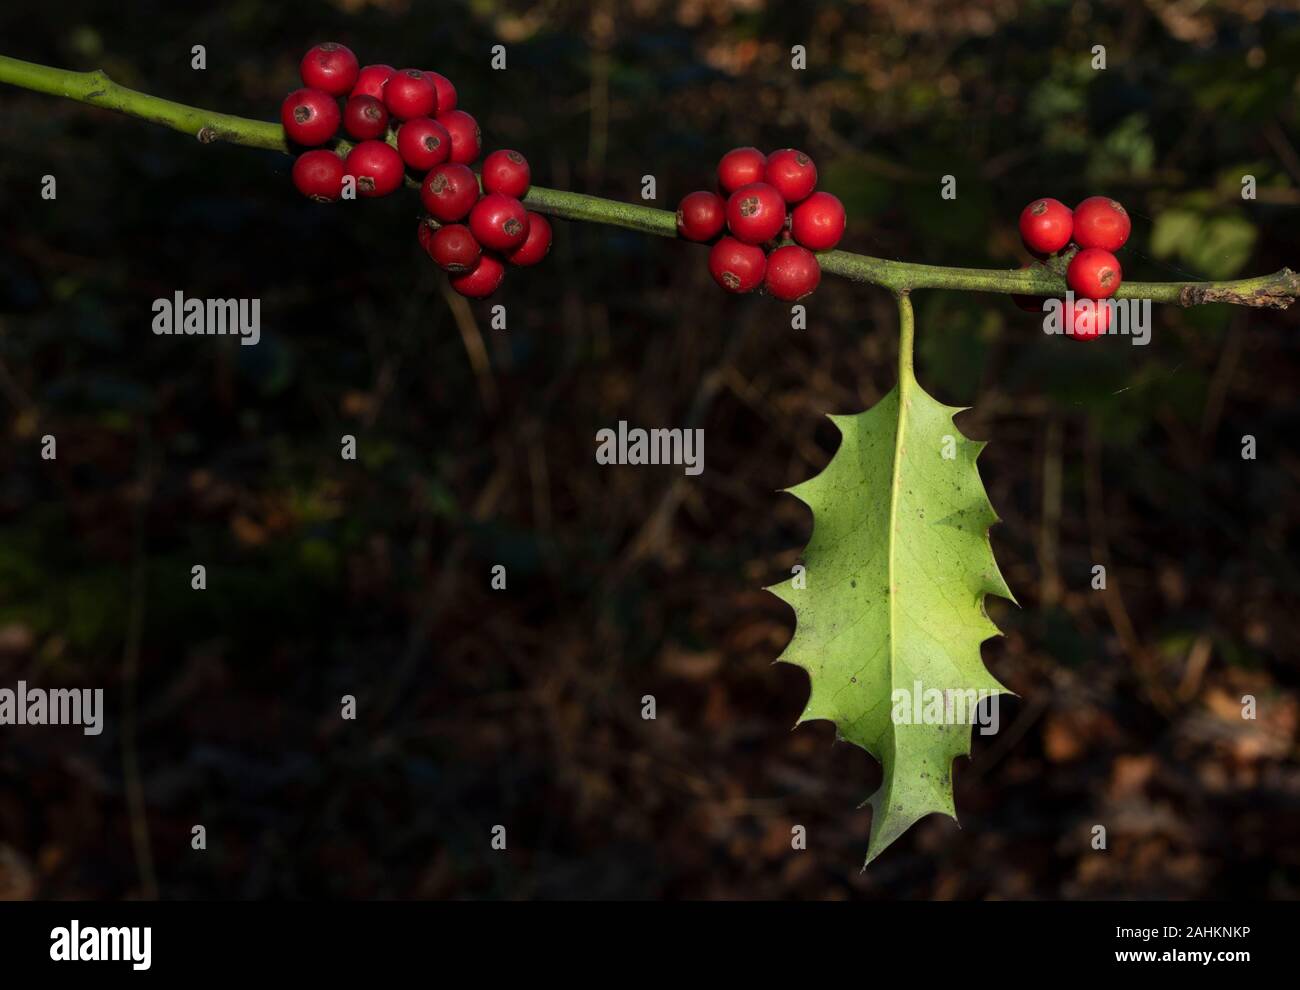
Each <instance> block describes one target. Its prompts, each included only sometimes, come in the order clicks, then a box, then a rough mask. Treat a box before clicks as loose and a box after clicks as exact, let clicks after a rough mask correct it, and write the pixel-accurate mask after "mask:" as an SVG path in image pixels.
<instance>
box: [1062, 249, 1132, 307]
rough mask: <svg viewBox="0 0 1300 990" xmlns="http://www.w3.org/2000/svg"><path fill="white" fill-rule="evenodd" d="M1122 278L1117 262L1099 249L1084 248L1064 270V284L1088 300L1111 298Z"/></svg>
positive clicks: (1109, 254) (1107, 252) (1108, 253)
mask: <svg viewBox="0 0 1300 990" xmlns="http://www.w3.org/2000/svg"><path fill="white" fill-rule="evenodd" d="M1123 278H1124V273H1123V271H1122V270H1121V269H1120V267H1119V260H1118V259H1117V258H1116V257H1115V256H1114V255H1113V254H1111V253H1110V252H1109V251H1103V250H1102V249H1101V248H1084V249H1083V250H1082V251H1080V252H1079V253H1078V254H1076V255H1075V256H1074V257H1073V258H1071V259H1070V267H1068V268H1067V269H1066V270H1065V281H1066V284H1067V285H1069V286H1070V288H1071V289H1073V290H1074V292H1075V294H1076V295H1080V296H1087V297H1088V298H1089V299H1106V298H1108V297H1110V296H1113V295H1114V294H1115V290H1116V289H1118V288H1119V284H1120V282H1121V281H1123Z"/></svg>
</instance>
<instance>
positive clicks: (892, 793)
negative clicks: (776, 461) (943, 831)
mask: <svg viewBox="0 0 1300 990" xmlns="http://www.w3.org/2000/svg"><path fill="white" fill-rule="evenodd" d="M906 318H907V319H909V320H910V309H909V310H908V311H907V313H906ZM908 331H909V332H908V333H907V336H906V341H905V342H906V346H907V347H908V354H907V359H906V360H905V361H901V362H900V373H899V384H898V385H897V386H895V388H894V389H893V391H891V392H890V393H889V394H888V395H887V396H885V397H884V398H883V399H882V400H881V401H880V402H879V403H878V404H877V405H876V406H874V407H873V408H871V409H869V410H867V411H866V412H864V413H861V414H859V415H856V416H831V417H830V419H831V421H832V422H833V423H834V424H835V425H836V427H838V428H839V431H840V433H841V435H842V436H843V443H842V444H841V445H840V449H839V450H838V451H837V452H836V454H835V456H834V457H833V458H832V459H831V462H830V463H829V464H828V465H827V466H826V468H825V470H823V471H822V472H821V473H820V474H819V475H817V476H816V477H814V478H811V479H810V480H808V481H805V482H803V483H802V484H799V485H796V486H795V487H794V488H791V489H788V491H789V492H790V493H791V494H793V495H795V496H796V497H797V498H799V499H800V500H801V501H803V502H805V503H806V504H807V505H808V506H809V508H811V509H812V511H813V535H812V538H811V540H810V541H809V543H808V547H807V549H806V550H805V552H804V568H805V572H804V574H803V575H802V579H803V580H802V582H799V581H797V580H795V579H792V580H790V581H786V582H784V583H782V584H780V585H777V586H776V587H773V588H770V589H768V590H770V591H772V592H773V593H774V594H775V595H777V597H779V598H781V599H782V600H783V601H785V602H787V603H789V604H790V606H791V607H793V608H794V610H795V615H796V619H797V626H796V630H795V635H794V638H793V639H792V640H791V641H790V645H789V646H787V647H786V649H785V652H784V653H782V655H781V656H780V657H779V658H778V659H780V660H782V661H784V662H786V663H792V664H795V665H796V666H799V667H802V668H804V669H805V670H806V671H808V676H809V678H810V680H811V682H812V683H811V691H810V694H809V698H808V705H807V707H806V708H805V709H804V712H803V714H802V715H801V716H800V718H799V721H800V722H805V721H808V720H809V719H818V718H821V719H830V720H831V721H833V722H834V723H835V726H836V729H837V732H838V735H839V737H840V738H841V739H847V740H848V741H849V742H852V743H855V744H857V745H858V746H861V747H862V748H863V749H865V750H867V752H869V753H870V754H871V755H872V756H874V757H875V758H876V759H877V760H879V761H880V763H881V766H882V768H883V771H884V780H883V782H882V784H881V786H880V789H879V790H878V791H876V793H875V794H873V795H872V796H871V797H870V798H868V799H867V802H866V803H868V804H870V805H871V806H872V809H873V813H872V816H871V838H870V841H869V842H868V846H867V858H866V862H867V863H870V862H871V861H872V860H873V859H875V858H876V857H877V856H878V855H880V853H881V852H882V851H884V849H885V848H886V847H887V846H888V845H889V844H890V843H891V842H893V841H894V840H895V839H897V838H898V837H899V836H900V835H902V834H903V832H905V831H906V830H907V829H908V828H909V827H910V826H911V825H912V824H913V823H914V822H916V821H917V820H918V819H920V818H922V817H923V816H925V815H928V814H930V813H931V812H942V813H943V814H946V815H949V816H951V817H953V818H954V819H955V818H956V811H955V808H954V806H953V793H952V763H953V759H954V758H955V757H957V756H965V755H969V753H970V741H971V740H970V737H971V729H972V722H973V720H974V717H975V711H974V710H975V706H976V703H977V701H978V700H979V699H980V698H981V697H987V696H989V695H996V694H1003V693H1008V692H1007V689H1006V688H1004V687H1003V686H1002V685H1001V684H999V683H998V682H997V680H996V679H994V677H993V676H992V675H991V674H990V673H989V672H988V671H987V670H986V669H985V667H984V663H983V660H982V659H981V657H980V644H981V643H983V642H984V641H985V640H986V639H989V638H991V637H993V636H996V635H999V631H998V628H997V626H995V625H994V624H993V622H992V620H990V619H989V617H988V615H987V614H986V613H985V611H984V596H985V595H1000V596H1002V597H1004V598H1008V599H1011V600H1012V601H1014V600H1015V599H1014V597H1013V596H1012V594H1011V591H1010V590H1009V589H1008V588H1007V585H1006V582H1005V581H1004V580H1003V579H1002V574H1001V573H1000V572H999V570H998V566H997V562H996V561H995V560H994V559H993V549H992V547H991V546H990V544H989V527H990V526H991V525H992V524H993V523H995V522H997V521H998V519H997V515H996V513H994V511H993V507H992V505H991V504H990V503H989V500H988V496H987V495H986V494H985V491H984V486H983V484H982V483H981V481H980V476H979V470H978V469H977V468H976V465H975V460H976V458H977V457H978V456H979V452H980V451H981V450H982V449H983V448H984V444H983V443H976V442H974V441H972V440H968V439H967V438H966V437H964V436H963V435H962V433H961V431H960V430H958V429H957V426H956V424H955V423H954V422H953V414H954V413H957V412H960V411H961V407H956V406H945V405H943V404H942V403H940V402H937V401H936V400H935V399H933V398H932V397H931V396H929V395H927V394H926V393H925V391H924V390H922V388H921V387H920V385H919V384H917V382H916V378H915V376H914V375H913V373H912V369H911V360H910V346H911V339H910V326H909V327H908ZM800 583H802V584H803V585H804V586H803V587H797V586H796V585H797V584H800ZM918 715H919V716H920V717H919V718H918V717H917V716H918ZM864 865H865V864H864Z"/></svg>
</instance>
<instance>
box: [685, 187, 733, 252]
mask: <svg viewBox="0 0 1300 990" xmlns="http://www.w3.org/2000/svg"><path fill="white" fill-rule="evenodd" d="M726 223H727V202H726V200H724V199H723V198H722V197H721V196H719V195H718V194H717V193H711V192H706V191H704V190H700V191H699V192H693V193H687V194H686V195H685V196H683V197H682V201H681V203H680V204H679V205H678V207H677V233H679V234H681V235H682V236H683V237H685V238H686V239H687V240H688V241H711V240H713V238H715V237H717V236H718V235H719V234H721V233H722V228H723V227H724V226H726Z"/></svg>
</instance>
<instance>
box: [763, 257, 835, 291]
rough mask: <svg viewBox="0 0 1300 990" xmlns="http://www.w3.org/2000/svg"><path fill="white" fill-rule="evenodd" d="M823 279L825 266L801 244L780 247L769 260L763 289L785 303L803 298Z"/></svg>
mask: <svg viewBox="0 0 1300 990" xmlns="http://www.w3.org/2000/svg"><path fill="white" fill-rule="evenodd" d="M821 280H822V266H821V265H819V264H818V263H817V256H816V255H814V254H813V253H812V252H811V251H809V250H808V249H807V248H805V247H800V246H799V245H798V244H787V245H785V246H784V247H779V248H777V249H776V250H775V251H773V252H772V253H771V254H770V255H768V257H767V274H766V275H765V276H764V277H763V287H764V288H765V289H767V291H768V293H769V294H771V295H773V296H776V298H778V299H784V300H785V301H786V302H793V301H794V300H796V299H802V298H803V297H804V296H806V295H808V293H810V292H812V291H813V289H815V288H817V285H818V283H819V282H821Z"/></svg>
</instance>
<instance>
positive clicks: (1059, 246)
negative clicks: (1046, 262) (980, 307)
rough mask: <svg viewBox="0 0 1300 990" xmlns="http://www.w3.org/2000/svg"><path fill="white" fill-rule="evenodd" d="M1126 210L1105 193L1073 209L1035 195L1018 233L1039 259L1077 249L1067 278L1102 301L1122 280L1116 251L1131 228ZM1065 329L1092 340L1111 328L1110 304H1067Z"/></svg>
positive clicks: (1031, 302)
mask: <svg viewBox="0 0 1300 990" xmlns="http://www.w3.org/2000/svg"><path fill="white" fill-rule="evenodd" d="M1132 226H1133V225H1132V223H1131V222H1130V220H1129V217H1128V212H1127V211H1126V210H1125V209H1124V207H1123V206H1121V205H1120V204H1119V203H1118V202H1116V201H1115V200H1113V199H1110V198H1108V197H1106V196H1089V197H1088V198H1087V199H1085V200H1084V201H1083V202H1082V203H1080V204H1079V205H1078V206H1076V207H1075V208H1074V209H1073V210H1071V209H1070V208H1069V207H1068V206H1066V205H1065V204H1064V203H1062V202H1061V201H1060V200H1056V199H1036V200H1034V201H1033V202H1032V203H1030V204H1029V205H1028V206H1026V207H1025V208H1024V209H1023V210H1022V211H1021V212H1020V238H1021V240H1023V241H1024V242H1025V247H1026V248H1028V249H1029V251H1030V252H1031V253H1033V254H1035V255H1037V256H1038V257H1039V258H1047V257H1050V256H1051V255H1054V254H1057V253H1059V252H1062V251H1064V250H1065V249H1066V248H1068V247H1069V246H1070V245H1071V244H1073V245H1074V247H1075V248H1076V249H1077V250H1074V251H1073V253H1072V254H1071V256H1070V260H1069V263H1068V265H1067V266H1066V269H1065V281H1066V284H1067V285H1068V286H1069V287H1070V289H1071V290H1072V291H1073V292H1074V294H1075V296H1076V297H1078V298H1083V299H1091V300H1093V301H1094V302H1099V301H1100V300H1102V299H1108V298H1110V297H1111V296H1113V295H1114V294H1115V291H1116V290H1117V289H1118V288H1119V286H1120V282H1121V281H1123V278H1124V272H1123V270H1122V269H1121V268H1120V265H1119V259H1118V258H1116V257H1115V253H1114V252H1116V251H1118V250H1119V249H1120V248H1122V247H1123V246H1124V244H1125V242H1126V241H1127V240H1128V235H1129V232H1130V231H1131V230H1132ZM1013 298H1014V299H1015V300H1016V304H1017V305H1019V306H1020V307H1022V308H1023V309H1027V310H1029V311H1031V312H1038V311H1040V309H1041V300H1039V299H1036V298H1034V297H1033V296H1015V297H1013ZM1064 316H1065V321H1064V322H1065V332H1066V333H1067V334H1068V335H1069V336H1071V337H1077V338H1079V339H1081V340H1091V339H1092V338H1093V337H1098V336H1100V335H1101V334H1104V333H1105V332H1106V331H1107V330H1108V329H1109V328H1110V307H1108V306H1093V307H1091V312H1087V311H1080V310H1077V309H1076V307H1071V306H1067V307H1066V311H1065V314H1064Z"/></svg>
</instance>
